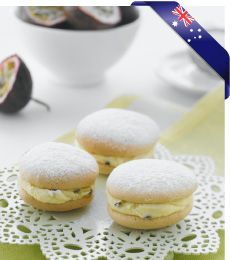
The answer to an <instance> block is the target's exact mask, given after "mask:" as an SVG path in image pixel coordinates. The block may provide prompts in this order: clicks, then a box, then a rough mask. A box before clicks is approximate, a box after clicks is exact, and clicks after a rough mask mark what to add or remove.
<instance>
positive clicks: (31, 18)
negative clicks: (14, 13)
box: [18, 6, 68, 28]
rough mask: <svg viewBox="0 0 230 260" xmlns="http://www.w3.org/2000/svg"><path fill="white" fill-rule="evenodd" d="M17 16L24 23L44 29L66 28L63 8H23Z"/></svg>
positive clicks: (20, 8)
mask: <svg viewBox="0 0 230 260" xmlns="http://www.w3.org/2000/svg"><path fill="white" fill-rule="evenodd" d="M18 16H19V17H20V18H21V19H22V20H24V21H25V22H28V23H32V24H36V25H41V26H45V27H56V28H65V27H68V25H67V21H66V15H65V12H64V7H63V6H23V7H19V9H18Z"/></svg>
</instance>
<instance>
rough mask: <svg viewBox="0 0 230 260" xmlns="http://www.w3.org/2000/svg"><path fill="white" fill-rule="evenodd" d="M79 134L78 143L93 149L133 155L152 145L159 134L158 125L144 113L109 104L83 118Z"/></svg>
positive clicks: (78, 128)
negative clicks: (116, 107) (109, 105)
mask: <svg viewBox="0 0 230 260" xmlns="http://www.w3.org/2000/svg"><path fill="white" fill-rule="evenodd" d="M76 136H77V141H78V143H79V144H80V145H81V146H82V147H83V148H84V149H86V150H87V151H89V152H90V153H94V154H100V155H105V156H122V157H132V156H137V155H140V154H144V153H147V152H149V151H150V150H151V149H152V148H153V146H154V144H155V143H156V141H157V140H158V138H159V128H158V126H157V124H156V123H155V122H154V121H153V120H152V119H151V118H150V117H148V116H146V115H143V114H141V113H137V112H134V111H129V110H125V109H115V108H107V109H102V110H99V111H97V112H95V113H92V114H90V115H88V116H87V117H85V118H83V119H82V120H81V121H80V122H79V124H78V126H77V129H76Z"/></svg>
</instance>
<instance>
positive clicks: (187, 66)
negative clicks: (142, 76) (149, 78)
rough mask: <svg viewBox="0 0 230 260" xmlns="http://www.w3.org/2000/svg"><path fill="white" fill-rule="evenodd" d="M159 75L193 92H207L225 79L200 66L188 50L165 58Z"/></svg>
mask: <svg viewBox="0 0 230 260" xmlns="http://www.w3.org/2000/svg"><path fill="white" fill-rule="evenodd" d="M159 68H161V69H160V70H158V71H157V75H158V76H159V77H160V78H161V79H162V80H163V81H164V82H165V83H167V85H168V86H170V87H174V88H176V89H179V90H182V91H186V92H188V93H190V94H191V93H192V94H205V93H207V92H209V91H210V90H212V89H214V88H215V87H218V86H220V84H223V80H222V79H221V78H220V77H219V76H218V75H217V74H215V72H213V73H208V72H206V71H204V70H202V69H201V68H200V67H198V66H197V65H196V64H195V63H194V62H193V60H192V59H191V56H190V54H189V53H188V52H186V51H184V52H177V53H175V54H173V55H171V56H168V57H166V58H165V60H163V61H162V64H161V65H160V66H159Z"/></svg>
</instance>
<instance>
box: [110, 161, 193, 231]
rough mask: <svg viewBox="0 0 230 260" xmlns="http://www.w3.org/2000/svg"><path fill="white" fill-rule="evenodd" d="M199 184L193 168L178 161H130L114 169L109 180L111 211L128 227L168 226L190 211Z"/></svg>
mask: <svg viewBox="0 0 230 260" xmlns="http://www.w3.org/2000/svg"><path fill="white" fill-rule="evenodd" d="M196 188H197V182H196V178H195V176H194V174H193V172H192V171H191V170H190V169H188V168H187V167H185V166H183V165H180V164H178V163H176V162H173V161H168V160H157V159H141V160H134V161H130V162H127V163H124V164H122V165H120V166H118V167H117V168H116V169H114V170H113V171H112V173H111V174H110V176H109V178H108V180H107V184H106V192H107V203H108V212H109V214H110V216H111V217H112V219H113V220H114V221H115V222H117V223H118V224H120V225H122V226H125V227H129V228H135V229H158V228H163V227H167V226H170V225H173V224H175V223H177V222H178V221H180V220H182V219H184V218H185V217H186V216H187V215H188V214H189V212H190V211H191V209H192V205H193V192H194V191H195V190H196Z"/></svg>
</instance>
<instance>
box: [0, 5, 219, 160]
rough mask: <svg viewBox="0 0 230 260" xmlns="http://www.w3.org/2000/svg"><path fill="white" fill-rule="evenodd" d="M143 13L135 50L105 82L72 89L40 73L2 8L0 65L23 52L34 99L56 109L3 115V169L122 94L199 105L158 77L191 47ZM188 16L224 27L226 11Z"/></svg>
mask: <svg viewBox="0 0 230 260" xmlns="http://www.w3.org/2000/svg"><path fill="white" fill-rule="evenodd" d="M143 9H144V10H143V11H142V21H141V26H140V30H139V32H138V34H137V36H136V39H135V41H134V43H133V45H132V46H131V48H130V49H129V51H128V52H127V53H126V55H125V56H124V57H123V58H122V59H121V60H120V62H119V63H117V64H116V65H115V66H114V67H113V68H112V69H111V70H110V71H109V73H108V75H107V79H106V81H105V82H104V83H103V84H100V85H98V86H94V87H90V88H73V87H69V86H65V85H57V84H56V83H54V82H52V80H50V79H49V77H48V75H47V73H46V68H41V67H40V66H38V65H37V64H36V62H35V61H34V60H33V58H32V57H30V56H29V55H28V53H26V52H22V44H21V41H20V35H19V33H18V32H17V26H16V25H17V24H16V22H17V21H16V20H15V19H14V17H13V10H12V8H9V7H0V24H1V26H0V35H1V45H0V60H3V59H4V58H6V57H7V56H8V55H11V54H12V53H19V54H20V55H21V56H22V57H23V58H24V59H25V60H26V63H27V64H28V65H29V67H30V68H31V72H32V75H33V78H34V93H33V96H34V97H36V98H39V99H41V100H44V101H45V102H47V103H48V104H49V105H50V106H51V109H52V110H51V112H49V113H48V112H46V111H45V110H44V109H43V108H42V107H39V106H37V105H35V104H33V103H32V102H31V103H30V104H29V105H28V106H27V107H26V109H24V110H23V111H22V112H21V113H19V114H16V115H10V116H9V115H2V114H0V165H9V164H11V163H13V162H15V161H17V159H18V158H19V157H20V155H21V154H22V153H23V152H24V151H26V150H27V149H29V148H30V147H31V146H33V145H35V144H38V143H41V142H45V141H49V140H53V139H55V138H56V137H58V136H60V135H62V134H63V133H65V132H67V131H69V130H70V129H72V128H74V127H75V126H76V124H77V122H78V121H79V119H81V118H82V117H83V116H84V115H86V114H88V113H90V112H92V111H95V110H97V109H100V108H102V107H104V106H105V105H106V104H107V103H108V102H110V101H111V100H112V99H113V98H115V97H117V96H119V95H122V94H133V93H138V94H144V95H148V96H153V97H156V96H159V97H161V98H164V99H168V100H170V101H172V102H175V103H178V104H181V105H183V106H187V107H191V106H192V104H194V102H195V101H196V100H197V99H198V98H199V97H198V96H193V95H188V94H185V93H181V92H179V91H176V90H175V89H173V88H170V87H169V86H167V85H165V84H164V83H163V82H161V81H160V80H159V79H158V77H157V75H156V73H155V72H156V70H157V69H158V65H159V64H160V62H161V61H162V59H163V58H164V57H166V56H167V55H168V54H172V53H174V52H177V51H181V50H182V49H186V48H188V47H187V45H186V44H185V43H184V42H183V41H182V40H181V39H180V38H179V37H178V36H177V35H176V34H175V33H174V32H173V31H172V30H171V29H170V28H168V26H167V25H166V24H164V22H162V20H161V19H160V18H159V17H158V16H157V15H156V14H155V13H154V12H153V11H152V10H150V9H149V8H148V7H144V8H143ZM189 11H190V13H191V14H192V15H193V16H194V17H195V18H196V19H197V20H198V21H199V22H200V23H201V24H202V25H203V26H204V27H210V26H213V25H217V26H221V27H224V9H223V8H221V7H209V8H205V7H202V8H201V7H199V8H198V7H191V8H189ZM210 17H212V19H210ZM4 25H6V26H4Z"/></svg>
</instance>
